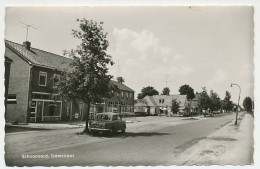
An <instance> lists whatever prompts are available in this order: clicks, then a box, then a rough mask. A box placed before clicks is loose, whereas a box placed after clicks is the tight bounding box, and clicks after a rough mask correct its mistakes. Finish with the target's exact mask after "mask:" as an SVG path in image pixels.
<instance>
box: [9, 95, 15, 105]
mask: <svg viewBox="0 0 260 169" xmlns="http://www.w3.org/2000/svg"><path fill="white" fill-rule="evenodd" d="M7 104H17V102H16V94H8V96H7Z"/></svg>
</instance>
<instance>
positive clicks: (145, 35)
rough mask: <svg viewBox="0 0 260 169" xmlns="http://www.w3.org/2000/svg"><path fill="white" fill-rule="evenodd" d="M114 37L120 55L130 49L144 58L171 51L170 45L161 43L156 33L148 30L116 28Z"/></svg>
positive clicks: (162, 54)
mask: <svg viewBox="0 0 260 169" xmlns="http://www.w3.org/2000/svg"><path fill="white" fill-rule="evenodd" d="M113 37H114V38H115V40H116V44H117V45H116V47H117V48H116V53H117V54H120V55H122V54H123V55H125V54H126V53H125V52H126V51H129V52H131V53H132V54H136V57H137V56H138V57H139V58H141V59H142V60H144V59H147V58H148V57H153V56H157V57H158V55H159V56H164V55H167V54H170V52H171V49H170V48H169V47H168V46H165V45H162V44H160V42H159V40H158V38H156V37H155V35H154V33H153V32H151V31H148V30H142V31H141V32H136V31H133V30H130V29H127V28H123V29H118V28H115V29H114V30H113ZM133 57H135V56H133Z"/></svg>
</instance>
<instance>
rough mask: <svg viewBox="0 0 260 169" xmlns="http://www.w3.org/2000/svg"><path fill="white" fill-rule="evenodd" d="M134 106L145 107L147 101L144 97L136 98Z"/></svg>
mask: <svg viewBox="0 0 260 169" xmlns="http://www.w3.org/2000/svg"><path fill="white" fill-rule="evenodd" d="M134 106H136V107H146V106H147V102H146V101H145V100H144V99H138V100H137V102H136V103H135V105H134Z"/></svg>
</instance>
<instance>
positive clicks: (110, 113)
mask: <svg viewBox="0 0 260 169" xmlns="http://www.w3.org/2000/svg"><path fill="white" fill-rule="evenodd" d="M97 115H110V116H113V115H119V114H118V113H113V112H104V113H97Z"/></svg>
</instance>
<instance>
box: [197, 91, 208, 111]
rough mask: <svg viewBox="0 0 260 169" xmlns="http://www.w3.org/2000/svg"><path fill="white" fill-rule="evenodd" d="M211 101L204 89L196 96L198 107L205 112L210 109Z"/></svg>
mask: <svg viewBox="0 0 260 169" xmlns="http://www.w3.org/2000/svg"><path fill="white" fill-rule="evenodd" d="M210 104H211V100H210V97H209V95H208V93H207V91H206V88H203V91H202V92H200V93H199V94H198V107H199V108H201V109H203V110H207V109H208V108H209V107H210Z"/></svg>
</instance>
